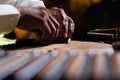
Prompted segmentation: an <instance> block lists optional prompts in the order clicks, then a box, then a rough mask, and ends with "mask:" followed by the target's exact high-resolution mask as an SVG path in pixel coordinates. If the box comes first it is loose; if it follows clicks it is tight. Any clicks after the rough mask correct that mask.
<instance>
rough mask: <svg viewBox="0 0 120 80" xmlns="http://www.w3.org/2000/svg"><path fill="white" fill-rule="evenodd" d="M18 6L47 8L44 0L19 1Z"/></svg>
mask: <svg viewBox="0 0 120 80" xmlns="http://www.w3.org/2000/svg"><path fill="white" fill-rule="evenodd" d="M15 5H16V6H33V7H34V6H41V7H45V5H44V3H43V1H42V0H17V2H16V4H15Z"/></svg>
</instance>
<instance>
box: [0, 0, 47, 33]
mask: <svg viewBox="0 0 120 80" xmlns="http://www.w3.org/2000/svg"><path fill="white" fill-rule="evenodd" d="M5 4H9V5H5ZM10 5H13V6H33V7H35V6H41V7H45V6H44V3H43V1H42V0H0V34H1V33H7V32H10V31H11V30H13V29H14V27H15V26H16V25H17V22H18V19H19V18H18V17H19V15H20V14H19V11H18V10H17V9H16V8H15V7H13V6H10Z"/></svg>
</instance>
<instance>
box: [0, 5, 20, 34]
mask: <svg viewBox="0 0 120 80" xmlns="http://www.w3.org/2000/svg"><path fill="white" fill-rule="evenodd" d="M19 17H20V12H19V11H18V10H17V9H16V8H15V7H13V6H12V5H0V34H6V33H8V32H10V31H12V30H13V29H14V28H15V27H16V25H17V23H18V20H19Z"/></svg>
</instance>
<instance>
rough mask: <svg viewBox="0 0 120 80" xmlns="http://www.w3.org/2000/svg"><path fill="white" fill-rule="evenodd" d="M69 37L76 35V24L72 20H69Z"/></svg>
mask: <svg viewBox="0 0 120 80" xmlns="http://www.w3.org/2000/svg"><path fill="white" fill-rule="evenodd" d="M68 26H69V27H68V36H69V37H72V34H73V33H74V29H75V24H74V22H73V20H72V19H71V18H69V23H68Z"/></svg>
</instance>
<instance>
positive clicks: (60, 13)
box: [49, 7, 75, 38]
mask: <svg viewBox="0 0 120 80" xmlns="http://www.w3.org/2000/svg"><path fill="white" fill-rule="evenodd" d="M49 11H50V13H51V14H52V16H54V17H55V18H56V19H57V21H58V22H59V23H60V34H59V37H60V38H70V37H72V34H73V32H74V28H75V24H74V22H73V20H72V19H71V18H70V17H69V16H67V14H66V13H65V11H64V10H63V9H61V8H57V7H53V8H51V9H49Z"/></svg>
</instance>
